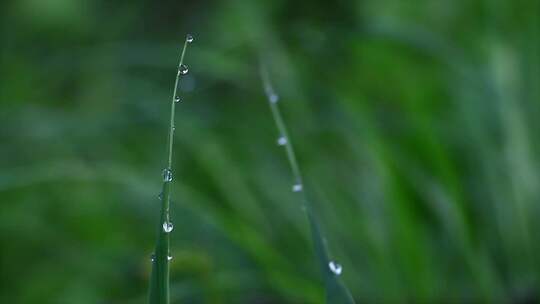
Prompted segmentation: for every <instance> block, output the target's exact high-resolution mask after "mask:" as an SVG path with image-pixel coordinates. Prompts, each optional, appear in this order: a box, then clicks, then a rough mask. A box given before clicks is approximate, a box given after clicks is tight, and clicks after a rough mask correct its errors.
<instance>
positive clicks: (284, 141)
mask: <svg viewBox="0 0 540 304" xmlns="http://www.w3.org/2000/svg"><path fill="white" fill-rule="evenodd" d="M277 143H278V145H280V146H285V145H286V144H287V137H285V136H281V137H280V138H278V140H277Z"/></svg>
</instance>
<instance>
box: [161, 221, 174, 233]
mask: <svg viewBox="0 0 540 304" xmlns="http://www.w3.org/2000/svg"><path fill="white" fill-rule="evenodd" d="M173 229H174V225H173V223H171V222H165V223H163V231H164V232H165V233H169V232H171V231H173Z"/></svg>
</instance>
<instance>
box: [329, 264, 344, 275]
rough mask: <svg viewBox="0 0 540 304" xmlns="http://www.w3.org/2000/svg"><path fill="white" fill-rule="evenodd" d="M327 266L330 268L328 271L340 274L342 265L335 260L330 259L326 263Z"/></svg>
mask: <svg viewBox="0 0 540 304" xmlns="http://www.w3.org/2000/svg"><path fill="white" fill-rule="evenodd" d="M328 268H330V271H332V272H333V273H334V274H335V275H340V274H341V272H342V271H343V267H342V266H341V265H340V264H338V263H337V262H335V261H330V262H329V263H328Z"/></svg>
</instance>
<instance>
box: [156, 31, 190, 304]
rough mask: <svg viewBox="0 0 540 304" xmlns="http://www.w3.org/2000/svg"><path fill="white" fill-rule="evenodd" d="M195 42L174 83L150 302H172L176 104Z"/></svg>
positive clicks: (182, 59)
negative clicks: (172, 185) (171, 241)
mask: <svg viewBox="0 0 540 304" xmlns="http://www.w3.org/2000/svg"><path fill="white" fill-rule="evenodd" d="M192 41H193V37H192V36H191V35H187V36H186V40H185V41H184V47H183V48H182V54H181V55H180V62H179V64H178V72H177V74H176V81H175V83H174V91H173V96H172V100H171V116H170V122H169V134H168V139H167V152H168V157H167V167H166V168H165V169H164V170H163V188H162V192H161V195H160V196H159V197H160V199H161V210H160V217H159V224H158V232H157V241H156V247H155V250H154V254H153V255H152V274H151V275H150V292H149V301H148V302H149V303H150V304H169V263H170V260H171V256H170V252H169V251H170V249H169V247H170V244H169V243H170V240H169V234H170V232H171V231H172V230H173V225H172V223H171V220H170V215H169V206H170V201H171V183H172V180H173V171H172V154H173V143H174V114H175V105H176V103H177V102H178V101H180V97H179V96H178V95H177V90H178V84H179V83H180V78H181V77H182V76H183V75H185V74H187V72H188V68H187V66H185V65H184V55H185V54H186V48H187V45H188V43H191V42H192Z"/></svg>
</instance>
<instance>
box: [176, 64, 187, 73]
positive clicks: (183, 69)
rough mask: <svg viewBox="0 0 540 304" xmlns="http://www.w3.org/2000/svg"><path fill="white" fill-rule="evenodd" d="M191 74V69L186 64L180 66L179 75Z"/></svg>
mask: <svg viewBox="0 0 540 304" xmlns="http://www.w3.org/2000/svg"><path fill="white" fill-rule="evenodd" d="M188 72H189V68H188V66H187V65H185V64H181V65H180V66H178V74H180V75H186V74H187V73H188Z"/></svg>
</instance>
